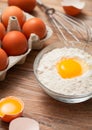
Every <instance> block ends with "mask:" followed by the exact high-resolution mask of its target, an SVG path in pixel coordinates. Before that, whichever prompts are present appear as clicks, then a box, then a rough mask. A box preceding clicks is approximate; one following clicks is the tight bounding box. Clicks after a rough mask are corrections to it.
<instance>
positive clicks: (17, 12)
mask: <svg viewBox="0 0 92 130" xmlns="http://www.w3.org/2000/svg"><path fill="white" fill-rule="evenodd" d="M10 16H16V17H17V19H18V21H19V24H20V26H21V27H22V25H23V24H24V22H25V21H26V17H25V15H24V13H23V11H22V10H21V9H20V8H19V7H17V6H9V7H7V8H6V9H5V10H4V12H3V13H2V22H3V24H4V25H5V26H6V27H7V25H8V20H9V17H10Z"/></svg>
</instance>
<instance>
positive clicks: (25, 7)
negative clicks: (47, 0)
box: [8, 0, 36, 13]
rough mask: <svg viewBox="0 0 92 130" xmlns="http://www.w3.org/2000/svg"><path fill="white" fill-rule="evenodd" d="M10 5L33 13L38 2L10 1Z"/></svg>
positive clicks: (27, 0)
mask: <svg viewBox="0 0 92 130" xmlns="http://www.w3.org/2000/svg"><path fill="white" fill-rule="evenodd" d="M8 5H10V6H11V5H15V6H18V7H19V8H21V9H22V10H24V11H26V12H29V13H30V12H31V11H33V10H34V8H35V6H36V0H8Z"/></svg>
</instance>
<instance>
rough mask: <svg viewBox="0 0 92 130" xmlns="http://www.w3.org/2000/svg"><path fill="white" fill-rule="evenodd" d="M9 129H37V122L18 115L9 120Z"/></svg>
mask: <svg viewBox="0 0 92 130" xmlns="http://www.w3.org/2000/svg"><path fill="white" fill-rule="evenodd" d="M9 130H39V123H38V122H37V121H35V120H33V119H30V118H26V117H19V118H16V119H14V120H12V121H11V122H10V124H9Z"/></svg>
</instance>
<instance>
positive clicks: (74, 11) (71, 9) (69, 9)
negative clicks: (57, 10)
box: [61, 0, 85, 16]
mask: <svg viewBox="0 0 92 130" xmlns="http://www.w3.org/2000/svg"><path fill="white" fill-rule="evenodd" d="M61 5H62V7H63V9H64V11H65V13H66V14H68V15H71V16H76V15H78V14H80V13H81V11H82V9H83V8H84V6H85V2H83V1H80V0H63V1H62V2H61Z"/></svg>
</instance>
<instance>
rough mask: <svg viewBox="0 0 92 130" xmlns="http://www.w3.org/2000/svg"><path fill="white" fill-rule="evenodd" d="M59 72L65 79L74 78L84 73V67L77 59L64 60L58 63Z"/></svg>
mask: <svg viewBox="0 0 92 130" xmlns="http://www.w3.org/2000/svg"><path fill="white" fill-rule="evenodd" d="M57 70H58V73H59V74H60V75H61V76H62V77H63V78H73V77H76V76H80V75H82V73H83V69H82V65H81V64H80V62H79V61H78V60H77V59H76V58H63V59H62V60H60V61H59V62H58V63H57Z"/></svg>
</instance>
